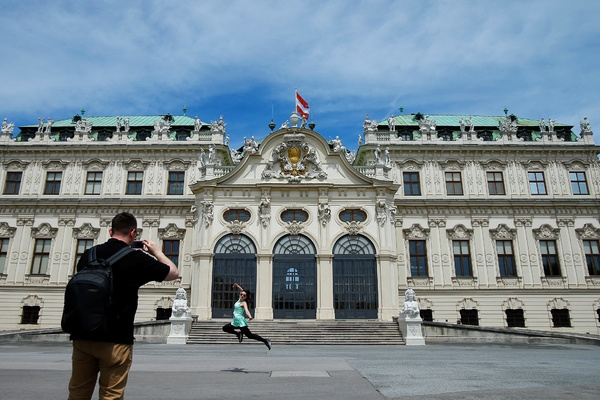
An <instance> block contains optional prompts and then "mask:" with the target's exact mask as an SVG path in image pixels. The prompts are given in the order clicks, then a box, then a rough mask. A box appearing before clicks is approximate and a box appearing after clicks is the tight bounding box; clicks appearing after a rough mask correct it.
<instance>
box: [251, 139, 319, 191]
mask: <svg viewBox="0 0 600 400" xmlns="http://www.w3.org/2000/svg"><path fill="white" fill-rule="evenodd" d="M283 139H284V141H283V142H281V143H280V144H278V145H277V146H275V147H274V148H273V150H272V151H271V156H270V158H269V160H268V161H267V168H265V170H264V171H263V173H262V177H263V179H270V178H278V179H281V178H283V179H287V180H288V181H289V182H300V181H301V180H302V179H315V178H317V179H325V178H327V173H326V172H325V171H323V169H322V168H321V161H319V157H318V155H317V151H316V149H315V148H314V147H313V146H311V145H310V144H308V143H307V142H305V141H304V139H305V136H304V135H303V134H299V133H292V134H287V135H284V136H283Z"/></svg>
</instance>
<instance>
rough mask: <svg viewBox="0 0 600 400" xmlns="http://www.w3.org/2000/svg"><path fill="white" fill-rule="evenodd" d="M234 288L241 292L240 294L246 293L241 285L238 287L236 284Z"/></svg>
mask: <svg viewBox="0 0 600 400" xmlns="http://www.w3.org/2000/svg"><path fill="white" fill-rule="evenodd" d="M233 287H234V288H236V289H237V290H239V291H240V292H243V291H244V289H242V287H241V286H240V285H238V284H237V283H234V284H233Z"/></svg>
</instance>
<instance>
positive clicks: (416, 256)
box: [408, 240, 428, 276]
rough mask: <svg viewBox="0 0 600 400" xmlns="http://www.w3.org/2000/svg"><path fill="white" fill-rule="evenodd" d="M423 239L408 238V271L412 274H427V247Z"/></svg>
mask: <svg viewBox="0 0 600 400" xmlns="http://www.w3.org/2000/svg"><path fill="white" fill-rule="evenodd" d="M425 244H426V242H425V240H409V241H408V250H409V253H410V273H411V275H412V276H428V275H427V247H426V245H425Z"/></svg>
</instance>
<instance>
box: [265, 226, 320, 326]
mask: <svg viewBox="0 0 600 400" xmlns="http://www.w3.org/2000/svg"><path fill="white" fill-rule="evenodd" d="M274 253H275V254H274V256H273V318H279V319H284V318H286V319H315V318H316V317H317V280H316V275H317V265H316V258H315V248H314V246H313V244H312V242H311V241H310V240H309V239H308V238H306V237H304V236H302V235H288V236H285V237H283V238H282V239H280V240H279V241H278V242H277V244H276V245H275V251H274Z"/></svg>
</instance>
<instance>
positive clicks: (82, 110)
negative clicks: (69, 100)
mask: <svg viewBox="0 0 600 400" xmlns="http://www.w3.org/2000/svg"><path fill="white" fill-rule="evenodd" d="M84 114H85V109H84V108H83V107H81V116H82V117H83V115H84Z"/></svg>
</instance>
